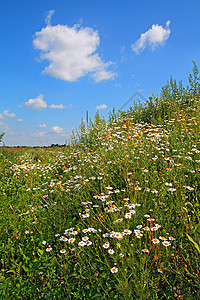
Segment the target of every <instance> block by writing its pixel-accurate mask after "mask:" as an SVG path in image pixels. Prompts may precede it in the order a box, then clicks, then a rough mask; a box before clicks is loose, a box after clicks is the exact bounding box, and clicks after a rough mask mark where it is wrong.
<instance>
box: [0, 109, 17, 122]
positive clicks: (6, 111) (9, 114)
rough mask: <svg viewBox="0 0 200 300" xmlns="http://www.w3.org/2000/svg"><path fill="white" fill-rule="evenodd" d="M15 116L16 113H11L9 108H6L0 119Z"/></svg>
mask: <svg viewBox="0 0 200 300" xmlns="http://www.w3.org/2000/svg"><path fill="white" fill-rule="evenodd" d="M15 116H16V114H14V113H9V110H4V111H3V112H2V113H0V120H5V119H8V118H9V119H10V118H14V117H15Z"/></svg>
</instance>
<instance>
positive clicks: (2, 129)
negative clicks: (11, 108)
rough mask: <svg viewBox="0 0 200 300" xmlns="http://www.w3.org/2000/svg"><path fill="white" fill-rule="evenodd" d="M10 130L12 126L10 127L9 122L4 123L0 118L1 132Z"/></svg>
mask: <svg viewBox="0 0 200 300" xmlns="http://www.w3.org/2000/svg"><path fill="white" fill-rule="evenodd" d="M9 130H10V128H9V126H8V124H6V123H3V122H2V121H1V120H0V134H1V133H2V131H3V132H7V131H9Z"/></svg>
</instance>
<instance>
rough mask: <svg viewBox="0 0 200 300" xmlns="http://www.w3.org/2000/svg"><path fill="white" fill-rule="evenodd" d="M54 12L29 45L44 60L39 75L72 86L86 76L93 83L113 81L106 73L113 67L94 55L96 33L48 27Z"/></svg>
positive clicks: (110, 74) (50, 13)
mask: <svg viewBox="0 0 200 300" xmlns="http://www.w3.org/2000/svg"><path fill="white" fill-rule="evenodd" d="M53 13H54V11H50V12H49V13H48V15H47V18H46V23H47V26H46V27H45V28H42V30H41V31H38V32H36V33H35V37H34V39H33V45H34V47H35V48H36V49H39V50H41V53H40V59H41V60H47V61H48V62H49V65H48V66H47V67H45V69H44V71H43V74H47V75H50V76H52V77H56V78H59V79H62V80H65V81H69V82H73V81H77V80H78V79H79V78H81V77H83V76H86V75H87V74H90V75H91V76H92V77H93V78H94V80H95V82H99V81H102V80H109V79H113V78H114V77H115V76H116V74H115V73H114V72H112V71H109V70H108V67H109V66H110V65H112V64H113V63H112V62H111V61H109V62H104V61H103V60H102V59H101V58H100V56H99V54H98V53H97V52H96V50H97V47H98V46H99V44H100V37H99V33H98V31H96V30H93V29H92V28H90V27H85V28H83V27H81V26H80V24H76V25H74V26H73V27H69V26H67V25H60V24H58V25H56V26H52V25H50V21H51V17H52V15H53Z"/></svg>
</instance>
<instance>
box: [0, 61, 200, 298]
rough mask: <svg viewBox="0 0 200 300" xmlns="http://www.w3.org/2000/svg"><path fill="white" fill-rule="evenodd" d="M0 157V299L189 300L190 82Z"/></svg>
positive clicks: (195, 141)
mask: <svg viewBox="0 0 200 300" xmlns="http://www.w3.org/2000/svg"><path fill="white" fill-rule="evenodd" d="M198 80H199V79H198V70H197V66H196V64H194V69H193V75H190V76H189V86H188V87H186V88H184V87H183V86H182V85H181V83H180V84H179V85H177V84H176V81H174V80H172V79H171V80H170V82H169V83H168V84H167V85H166V86H165V87H163V89H162V92H161V95H160V96H155V95H153V97H152V98H150V99H149V101H148V103H146V106H136V105H135V107H134V108H132V109H130V110H129V111H127V112H117V113H115V112H114V111H113V112H112V113H111V114H110V118H109V121H108V122H107V123H106V121H105V119H103V118H101V117H100V116H99V114H97V115H96V117H95V120H94V122H90V124H89V125H88V126H87V125H85V124H84V123H82V124H81V125H80V128H79V130H78V131H77V132H74V133H73V135H72V138H71V141H70V146H68V147H66V148H64V149H58V148H53V149H52V150H48V151H47V150H44V149H30V150H28V151H27V152H20V151H18V152H16V153H11V152H9V151H6V150H4V149H2V150H1V155H0V164H1V165H0V169H1V170H0V176H1V181H0V197H1V201H0V218H1V220H0V221H1V229H2V230H1V244H0V256H1V273H0V281H1V290H0V293H1V294H0V295H1V298H2V299H93V298H94V299H199V298H200V291H199V288H200V280H199V278H200V276H199V255H200V242H199V238H200V228H199V226H200V225H199V224H200V222H199V221H200V220H199V216H200V214H199V212H200V210H199V171H200V167H199V162H200V159H199V152H200V150H199V142H200V140H199V129H200V128H199V127H200V122H199V91H200V90H199V82H198Z"/></svg>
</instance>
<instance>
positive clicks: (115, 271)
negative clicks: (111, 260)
mask: <svg viewBox="0 0 200 300" xmlns="http://www.w3.org/2000/svg"><path fill="white" fill-rule="evenodd" d="M110 271H111V273H117V272H118V268H115V267H113V268H112V269H110Z"/></svg>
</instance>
